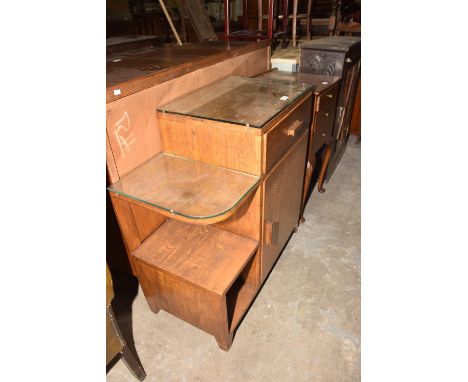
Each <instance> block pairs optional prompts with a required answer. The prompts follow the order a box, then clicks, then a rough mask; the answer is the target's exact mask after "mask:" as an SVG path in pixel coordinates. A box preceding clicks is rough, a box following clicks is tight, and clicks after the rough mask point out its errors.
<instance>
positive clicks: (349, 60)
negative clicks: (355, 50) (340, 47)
mask: <svg viewBox="0 0 468 382" xmlns="http://www.w3.org/2000/svg"><path fill="white" fill-rule="evenodd" d="M345 61H346V62H353V60H351V59H350V58H347V59H346V60H345Z"/></svg>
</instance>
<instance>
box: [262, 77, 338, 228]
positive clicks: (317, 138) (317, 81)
mask: <svg viewBox="0 0 468 382" xmlns="http://www.w3.org/2000/svg"><path fill="white" fill-rule="evenodd" d="M258 78H262V79H268V80H271V81H274V82H284V83H289V84H303V83H307V84H310V85H312V86H313V89H314V90H313V92H314V100H313V104H312V110H311V114H312V118H311V126H310V137H309V145H308V148H307V152H308V154H307V166H306V173H305V177H304V187H303V194H302V203H301V218H300V222H301V223H303V222H304V216H303V212H304V208H305V204H306V202H307V198H308V196H309V194H310V192H311V191H312V188H311V187H310V186H311V183H312V178H313V174H314V171H315V170H319V173H318V181H317V187H318V191H319V192H324V191H325V189H324V188H323V182H324V180H325V173H326V169H327V166H328V161H329V159H330V156H331V150H332V147H331V144H332V140H333V136H332V133H333V122H334V118H335V110H336V101H337V95H338V90H339V85H340V84H339V82H340V79H339V77H326V76H318V75H312V74H305V73H290V72H281V71H278V70H272V71H270V72H268V73H264V74H262V75H260V76H258ZM322 152H323V158H321V156H320V155H319V154H320V153H322ZM319 160H320V162H321V163H319V166H317V162H318V161H319Z"/></svg>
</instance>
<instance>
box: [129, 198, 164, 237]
mask: <svg viewBox="0 0 468 382" xmlns="http://www.w3.org/2000/svg"><path fill="white" fill-rule="evenodd" d="M130 208H131V210H132V214H133V218H134V219H135V224H136V227H137V230H138V234H139V236H140V239H141V241H144V240H145V239H146V238H147V237H148V236H149V235H151V234H152V233H153V232H154V231H155V230H156V229H157V228H158V227H159V226H160V225H161V224H163V223H164V222H165V221H166V220H167V217H166V216H164V215H161V214H158V213H157V212H156V211H153V210H150V209H148V208H145V207H141V206H138V205H136V204H134V203H130Z"/></svg>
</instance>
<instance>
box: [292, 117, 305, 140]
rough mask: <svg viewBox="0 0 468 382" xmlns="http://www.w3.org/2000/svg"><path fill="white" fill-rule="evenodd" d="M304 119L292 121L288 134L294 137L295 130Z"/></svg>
mask: <svg viewBox="0 0 468 382" xmlns="http://www.w3.org/2000/svg"><path fill="white" fill-rule="evenodd" d="M303 123H304V121H299V120H296V121H294V122H293V123H292V124H291V126H289V128H288V136H291V137H294V136H295V135H296V133H297V131H298V130H299V129H300V128H301V126H302V125H303Z"/></svg>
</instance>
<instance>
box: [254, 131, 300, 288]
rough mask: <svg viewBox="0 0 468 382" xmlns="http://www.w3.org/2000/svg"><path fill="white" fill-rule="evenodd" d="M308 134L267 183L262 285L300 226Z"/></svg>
mask: <svg viewBox="0 0 468 382" xmlns="http://www.w3.org/2000/svg"><path fill="white" fill-rule="evenodd" d="M307 138H308V132H306V133H305V134H303V135H302V137H301V138H300V139H299V140H298V142H297V143H296V144H295V145H294V146H293V147H292V148H291V150H290V151H289V152H288V153H287V154H286V155H285V156H284V157H283V159H281V160H280V161H279V162H278V163H277V164H276V166H275V168H273V170H272V171H271V172H270V174H269V175H268V176H267V178H266V180H265V187H264V188H263V201H264V202H263V219H264V220H263V250H262V282H263V281H264V280H265V278H266V276H267V275H268V273H269V272H270V270H271V268H272V267H273V264H274V263H275V261H276V259H277V258H278V256H279V254H280V253H281V251H282V249H283V247H284V245H285V244H286V242H287V241H288V239H289V236H290V235H291V232H292V231H293V230H294V227H295V226H296V224H297V223H298V220H299V213H300V209H301V197H302V186H303V181H304V171H305V162H306V151H307Z"/></svg>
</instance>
